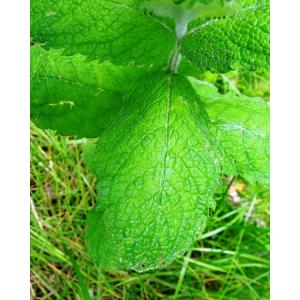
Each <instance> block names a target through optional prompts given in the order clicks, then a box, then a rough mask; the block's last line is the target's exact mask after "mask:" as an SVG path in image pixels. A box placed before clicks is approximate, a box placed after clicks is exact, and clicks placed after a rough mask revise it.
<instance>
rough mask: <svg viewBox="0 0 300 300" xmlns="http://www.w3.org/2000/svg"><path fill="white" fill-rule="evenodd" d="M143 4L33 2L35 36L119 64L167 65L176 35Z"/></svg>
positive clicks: (69, 50)
mask: <svg viewBox="0 0 300 300" xmlns="http://www.w3.org/2000/svg"><path fill="white" fill-rule="evenodd" d="M140 2H141V1H139V0H118V1H117V0H116V1H111V0H95V1H93V0H76V1H69V0H51V1H44V0H32V1H31V34H32V37H33V39H35V40H37V41H39V42H42V43H45V46H46V47H54V48H63V49H65V54H74V53H81V54H84V55H86V56H88V57H89V58H92V59H99V60H100V61H105V60H109V61H110V62H112V63H114V64H128V63H132V62H133V63H136V64H139V65H147V66H148V65H161V64H166V63H167V61H168V58H169V55H170V53H171V50H172V48H173V47H174V45H175V35H174V33H173V31H172V30H171V29H170V28H169V27H167V26H166V25H165V24H163V23H162V22H161V21H160V20H159V19H158V18H156V17H154V16H149V15H146V14H145V13H144V11H143V10H142V9H141V8H140Z"/></svg>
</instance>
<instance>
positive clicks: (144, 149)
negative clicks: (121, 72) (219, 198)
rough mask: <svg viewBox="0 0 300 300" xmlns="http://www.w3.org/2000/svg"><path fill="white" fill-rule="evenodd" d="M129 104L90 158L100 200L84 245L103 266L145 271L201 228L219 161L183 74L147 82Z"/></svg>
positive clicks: (154, 77)
mask: <svg viewBox="0 0 300 300" xmlns="http://www.w3.org/2000/svg"><path fill="white" fill-rule="evenodd" d="M127 101H128V103H127V105H126V108H125V109H124V112H123V113H122V114H121V115H120V118H119V119H118V120H116V121H115V122H114V124H113V125H112V126H110V128H109V129H108V130H106V131H105V132H104V133H103V134H102V136H101V137H100V138H99V140H98V144H97V147H96V150H95V153H94V155H92V156H90V157H93V161H92V164H93V165H94V168H93V170H94V171H95V172H96V176H97V178H98V183H97V190H98V193H99V197H98V201H97V204H96V207H95V209H94V211H93V212H92V213H91V215H90V217H89V219H88V231H87V244H88V248H89V252H90V255H91V256H92V257H93V259H94V260H95V261H96V262H98V263H99V264H100V265H101V266H103V267H109V268H119V269H135V270H138V271H145V270H149V269H153V268H158V267H162V266H164V265H167V264H169V263H170V262H171V261H172V260H174V259H175V257H176V256H177V255H181V254H183V253H184V252H185V251H186V250H187V249H188V247H190V246H191V244H192V243H193V241H194V240H195V239H196V238H197V236H198V234H199V233H200V231H201V229H203V226H204V225H205V220H206V219H207V216H208V212H209V208H214V201H213V193H214V191H215V190H216V189H217V188H218V187H219V176H218V175H219V172H220V169H219V163H218V158H219V156H218V153H217V152H216V151H215V146H214V145H213V143H212V141H211V136H210V133H209V120H208V116H207V114H206V112H205V111H204V110H203V109H202V105H199V103H201V102H200V101H199V100H198V99H197V95H196V94H195V92H194V90H193V88H192V87H191V85H190V83H189V82H188V81H187V80H186V79H185V78H184V77H182V76H181V75H173V76H172V75H167V74H166V73H161V72H156V73H151V74H148V75H145V76H144V78H141V80H140V81H139V82H137V84H136V85H135V86H134V87H133V88H132V91H131V93H130V94H129V96H128V100H127Z"/></svg>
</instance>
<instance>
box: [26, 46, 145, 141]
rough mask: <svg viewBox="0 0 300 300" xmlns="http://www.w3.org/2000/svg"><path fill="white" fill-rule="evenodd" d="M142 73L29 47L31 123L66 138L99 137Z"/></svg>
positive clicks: (76, 56)
mask: <svg viewBox="0 0 300 300" xmlns="http://www.w3.org/2000/svg"><path fill="white" fill-rule="evenodd" d="M141 72H142V70H141V69H138V68H133V67H127V68H125V67H119V66H118V67H117V66H114V65H111V64H109V63H104V64H99V63H98V62H96V61H89V62H88V61H87V60H86V57H84V56H82V55H78V54H77V55H74V56H63V55H62V51H60V50H50V51H47V50H44V49H43V48H41V47H40V46H33V47H31V119H32V120H33V121H34V122H35V123H36V124H37V125H38V126H39V127H41V128H44V129H54V130H57V131H58V133H60V134H62V135H77V136H78V137H83V136H84V137H97V136H99V134H100V133H101V131H102V130H103V129H105V128H106V127H107V126H108V125H109V123H110V122H111V120H112V119H113V118H114V117H115V116H116V115H117V114H118V112H119V111H120V109H121V107H122V103H123V102H122V101H123V93H126V91H127V89H128V88H129V87H130V85H131V83H132V81H135V80H136V79H137V78H138V77H139V76H140V73H141Z"/></svg>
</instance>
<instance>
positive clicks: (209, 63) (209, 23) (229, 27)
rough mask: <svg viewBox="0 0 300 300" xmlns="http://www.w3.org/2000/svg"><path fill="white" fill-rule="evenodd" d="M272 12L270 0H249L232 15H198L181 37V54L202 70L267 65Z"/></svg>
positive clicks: (223, 70)
mask: <svg viewBox="0 0 300 300" xmlns="http://www.w3.org/2000/svg"><path fill="white" fill-rule="evenodd" d="M240 2H242V1H240ZM269 14H270V12H269V1H268V0H257V1H256V0H249V1H247V0H246V1H243V5H242V8H241V9H239V10H238V11H237V12H236V13H234V14H232V15H229V16H226V17H224V18H213V19H199V20H197V21H195V22H193V23H192V24H191V26H190V30H189V31H188V32H187V34H186V35H185V37H184V38H183V40H182V54H183V55H184V56H186V57H187V58H188V59H189V60H190V62H191V63H192V64H193V65H194V66H196V67H198V68H199V70H200V71H206V70H211V71H213V72H221V73H222V72H227V71H229V70H232V69H243V70H257V71H262V70H265V69H268V68H269V60H270V50H269V49H270V37H269V33H270V28H269V19H270V16H269Z"/></svg>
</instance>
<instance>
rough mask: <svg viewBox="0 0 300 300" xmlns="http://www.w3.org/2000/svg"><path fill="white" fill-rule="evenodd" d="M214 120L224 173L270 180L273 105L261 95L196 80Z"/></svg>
mask: <svg viewBox="0 0 300 300" xmlns="http://www.w3.org/2000/svg"><path fill="white" fill-rule="evenodd" d="M192 83H193V86H194V88H195V90H196V91H197V93H198V95H199V96H200V98H201V99H202V100H203V101H205V109H206V111H207V113H208V114H209V117H210V119H211V121H212V123H213V124H214V126H212V127H211V128H212V130H213V132H214V135H215V137H216V140H217V143H218V144H219V146H220V147H221V149H222V150H223V154H224V156H223V173H225V174H226V175H241V176H243V177H244V178H245V179H246V180H248V181H249V182H251V183H256V182H260V183H264V184H268V183H269V177H270V128H269V126H270V125H269V123H270V108H269V104H268V103H267V102H265V101H264V100H262V99H261V98H253V97H246V96H239V97H238V96H234V95H231V94H228V95H221V94H219V93H217V91H216V88H215V87H214V86H212V85H210V84H207V83H206V82H201V81H197V80H195V79H193V80H192Z"/></svg>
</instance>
